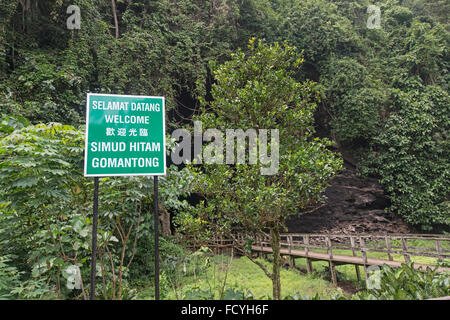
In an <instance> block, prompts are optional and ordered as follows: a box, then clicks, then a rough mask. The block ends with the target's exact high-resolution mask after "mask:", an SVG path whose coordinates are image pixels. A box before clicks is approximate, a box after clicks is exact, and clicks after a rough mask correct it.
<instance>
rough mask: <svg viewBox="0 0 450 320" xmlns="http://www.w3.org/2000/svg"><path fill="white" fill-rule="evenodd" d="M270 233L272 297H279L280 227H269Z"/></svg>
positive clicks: (275, 298) (276, 298) (277, 298)
mask: <svg viewBox="0 0 450 320" xmlns="http://www.w3.org/2000/svg"><path fill="white" fill-rule="evenodd" d="M270 235H271V236H272V251H273V271H272V287H273V299H274V300H280V299H281V279H280V269H281V256H280V247H281V244H280V243H281V240H280V229H279V228H278V227H274V228H271V229H270Z"/></svg>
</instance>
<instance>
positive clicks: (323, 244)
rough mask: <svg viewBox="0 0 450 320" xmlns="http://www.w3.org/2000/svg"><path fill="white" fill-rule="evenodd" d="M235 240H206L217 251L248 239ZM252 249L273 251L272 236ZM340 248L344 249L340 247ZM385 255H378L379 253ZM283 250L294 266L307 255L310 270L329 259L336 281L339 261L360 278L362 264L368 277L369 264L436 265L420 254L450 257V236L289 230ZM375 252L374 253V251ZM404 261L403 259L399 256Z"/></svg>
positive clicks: (438, 258) (256, 242)
mask: <svg viewBox="0 0 450 320" xmlns="http://www.w3.org/2000/svg"><path fill="white" fill-rule="evenodd" d="M234 239H235V240H233V241H232V240H229V239H216V240H214V241H213V242H209V243H207V244H206V243H205V245H208V246H210V247H212V248H215V250H216V253H220V252H223V251H224V250H226V251H231V253H232V254H233V252H235V251H234V248H236V247H242V246H243V245H244V243H247V242H248V239H244V238H243V237H240V236H236V237H234ZM251 249H252V251H254V252H257V253H259V254H260V255H261V256H264V255H267V254H270V253H271V252H272V248H271V239H270V236H269V235H265V236H263V237H261V238H258V239H253V240H252V246H251ZM338 250H341V251H338ZM370 253H378V255H377V257H376V258H375V257H370V256H371V255H370ZM380 253H382V254H385V257H384V258H383V257H381V258H380V257H379V254H380ZM281 254H282V255H283V256H286V257H288V259H289V262H288V263H289V265H290V266H291V267H295V258H296V257H303V258H306V269H307V272H309V273H310V272H312V271H313V268H312V261H317V260H322V261H328V263H329V267H330V273H331V278H332V281H333V283H334V284H336V283H337V281H336V271H335V266H336V265H340V264H353V265H355V272H356V276H357V279H358V280H361V275H360V270H359V266H363V267H364V268H363V270H364V276H365V279H366V280H367V278H368V272H367V267H369V266H382V265H384V264H387V265H389V266H391V267H399V266H401V264H402V263H409V262H410V261H414V267H415V268H416V269H419V270H420V269H422V270H425V268H427V267H429V268H434V267H435V266H434V265H432V264H424V263H418V262H416V261H417V259H416V258H417V257H428V258H434V259H436V261H450V260H449V259H450V236H447V235H436V234H429V235H426V234H398V235H392V234H390V235H373V234H370V235H369V234H367V235H365V234H358V235H342V234H339V235H338V234H300V233H286V234H282V235H281ZM372 256H373V255H372ZM399 259H400V260H403V261H400V260H399ZM442 271H450V268H439V269H438V272H442Z"/></svg>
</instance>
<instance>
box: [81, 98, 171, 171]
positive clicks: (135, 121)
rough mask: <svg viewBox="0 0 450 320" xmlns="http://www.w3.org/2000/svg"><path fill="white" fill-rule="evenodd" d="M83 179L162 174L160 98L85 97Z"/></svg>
mask: <svg viewBox="0 0 450 320" xmlns="http://www.w3.org/2000/svg"><path fill="white" fill-rule="evenodd" d="M86 109H87V110H86V149H85V156H84V175H85V176H86V177H99V176H139V175H152V176H153V175H165V174H166V157H165V154H166V150H165V149H166V144H165V119H164V118H165V117H164V97H147V96H128V95H113V94H94V93H88V95H87V102H86Z"/></svg>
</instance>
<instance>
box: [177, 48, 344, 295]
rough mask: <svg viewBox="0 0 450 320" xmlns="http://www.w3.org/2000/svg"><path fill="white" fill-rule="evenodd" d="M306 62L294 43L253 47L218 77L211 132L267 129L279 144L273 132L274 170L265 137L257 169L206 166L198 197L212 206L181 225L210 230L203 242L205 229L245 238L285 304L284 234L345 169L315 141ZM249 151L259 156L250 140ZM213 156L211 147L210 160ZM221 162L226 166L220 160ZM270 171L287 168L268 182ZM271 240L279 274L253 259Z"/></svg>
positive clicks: (209, 106) (207, 115)
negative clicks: (259, 243) (299, 73)
mask: <svg viewBox="0 0 450 320" xmlns="http://www.w3.org/2000/svg"><path fill="white" fill-rule="evenodd" d="M302 62H303V59H301V58H300V57H299V55H298V54H297V53H296V50H295V48H293V47H290V46H288V45H287V44H286V43H284V44H282V45H280V44H274V45H266V44H263V43H262V42H261V41H259V42H256V41H255V39H252V40H251V41H250V45H249V54H248V55H247V54H245V53H244V52H243V51H241V50H240V51H238V52H237V53H236V54H233V55H232V56H231V60H230V61H228V62H226V63H225V64H223V65H222V66H220V67H219V68H218V69H217V70H216V71H215V72H214V75H215V79H216V81H217V83H216V84H214V85H213V87H212V90H211V94H212V97H213V99H214V100H213V101H211V102H209V103H208V102H206V101H203V107H204V114H203V115H202V116H200V118H199V120H201V121H202V124H203V126H205V127H208V128H217V129H222V131H223V132H225V129H229V128H233V127H234V129H242V130H243V131H247V130H249V129H250V130H252V129H254V130H255V131H259V134H260V133H261V132H263V131H262V130H263V129H276V130H278V134H279V143H278V141H276V139H274V138H275V137H276V134H275V135H274V133H276V132H275V131H272V133H271V134H272V136H271V140H272V141H271V142H270V143H269V147H268V150H269V151H270V153H271V163H270V164H269V163H265V161H263V160H264V159H263V158H262V157H261V155H262V153H261V148H262V147H264V142H263V138H264V137H263V136H261V135H259V139H258V142H257V145H258V150H259V160H258V161H257V163H256V164H255V165H251V164H249V163H237V164H234V165H228V166H227V165H223V164H212V163H204V164H203V166H202V169H201V172H200V174H199V175H198V180H197V184H196V188H197V189H196V190H197V192H199V193H200V194H201V195H203V197H204V199H205V201H204V202H202V203H201V204H200V205H199V206H198V208H197V211H196V212H195V213H192V215H195V216H194V217H193V216H192V215H191V216H189V214H185V216H184V217H180V219H179V221H180V223H181V224H182V226H183V227H185V228H186V230H187V229H188V228H190V227H192V226H193V224H192V221H197V222H199V225H200V228H199V227H198V225H197V226H195V230H197V231H198V230H202V234H205V230H203V229H202V228H201V227H202V226H203V227H204V228H206V229H209V232H211V234H214V235H215V236H217V235H223V236H224V237H236V236H237V235H239V236H240V237H241V236H242V237H244V239H246V242H245V244H244V243H243V242H242V241H239V242H238V243H237V245H238V246H239V250H240V251H241V252H242V253H243V254H245V255H246V256H248V257H249V258H250V259H251V260H252V261H253V262H254V263H256V264H257V265H258V266H259V267H261V268H262V270H263V271H264V272H265V274H266V275H267V276H268V277H269V278H270V279H271V280H272V284H273V298H274V299H280V298H281V283H280V267H281V256H280V247H281V244H280V234H281V232H282V231H283V229H284V227H285V220H286V218H287V217H289V216H291V215H296V214H299V212H300V210H299V209H302V208H307V207H310V206H314V205H315V204H316V203H317V202H318V201H319V200H320V196H321V193H322V191H323V189H324V188H325V186H326V185H327V181H328V180H329V178H331V177H332V176H333V175H334V174H335V173H336V171H337V170H338V169H339V168H340V166H341V160H340V159H339V158H338V157H336V155H335V154H333V153H332V152H331V151H329V150H328V149H327V146H328V145H329V141H328V140H326V139H318V138H314V137H313V132H314V130H313V127H312V123H313V111H314V109H315V107H316V102H315V101H316V97H317V92H316V90H315V89H314V83H312V82H309V81H305V82H302V83H300V82H297V81H295V80H294V79H293V78H292V74H293V73H294V72H295V71H296V69H297V67H298V66H299V65H300V64H301V63H302ZM206 110H208V112H207V111H206ZM227 139H228V140H227ZM214 143H215V142H214ZM224 143H226V144H228V143H231V144H233V145H234V139H231V138H229V137H227V138H225V139H224ZM247 145H248V146H249V148H252V147H251V145H252V142H251V141H250V140H249V141H248V143H247ZM253 147H254V146H253ZM210 148H211V146H210V145H207V146H206V147H205V149H204V152H206V150H208V149H210ZM277 149H279V163H277V161H276V160H277V159H276V156H277V154H276V153H277ZM249 151H250V150H249ZM228 152H229V151H227V157H229V156H230V155H229V154H228ZM238 153H239V151H238ZM216 155H218V154H216ZM218 156H219V155H218ZM218 159H219V161H218V162H219V163H220V156H219V158H218ZM267 165H270V166H272V168H273V167H274V166H277V165H279V167H276V168H275V170H274V171H273V172H270V173H271V174H270V175H268V174H266V175H264V174H262V173H263V172H264V168H265V169H267V167H266V166H267ZM193 166H194V165H191V167H193ZM190 231H191V232H192V231H193V228H191V229H190ZM265 232H269V233H270V236H271V242H272V249H273V265H272V271H269V270H268V269H267V268H266V267H265V265H264V264H263V263H261V262H260V261H258V260H256V259H253V258H252V257H251V255H250V252H249V250H248V246H249V245H251V243H252V242H253V241H254V240H255V238H256V237H260V236H262V235H263V234H265Z"/></svg>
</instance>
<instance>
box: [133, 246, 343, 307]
mask: <svg viewBox="0 0 450 320" xmlns="http://www.w3.org/2000/svg"><path fill="white" fill-rule="evenodd" d="M227 259H229V257H227V256H221V255H219V256H215V257H214V261H213V263H211V265H210V266H209V267H208V268H207V269H206V270H205V271H204V272H203V273H201V275H199V276H198V277H197V278H195V277H194V276H193V275H192V274H189V275H187V276H183V278H182V279H181V281H180V282H182V288H181V289H180V290H179V292H180V293H181V294H180V295H179V296H183V295H184V294H185V293H186V292H187V291H189V290H192V289H202V290H211V288H212V291H214V295H215V299H217V298H218V297H219V294H218V293H219V290H218V288H219V287H220V286H221V284H222V283H223V280H224V277H225V274H226V277H227V278H226V286H225V288H234V289H239V290H241V291H242V292H246V291H247V290H249V291H250V292H251V293H252V295H253V297H254V298H255V299H268V298H271V297H272V282H271V280H270V279H269V278H268V277H267V276H266V275H265V274H264V272H263V271H262V270H261V269H260V268H259V267H258V266H257V265H256V264H254V263H253V262H251V261H250V260H249V259H248V258H246V257H241V258H235V259H233V260H232V262H231V264H230V265H229V268H228V272H226V265H227V264H226V262H225V263H223V261H226V260H227ZM258 261H259V262H261V263H263V264H264V265H265V266H266V267H267V268H268V269H269V270H270V267H271V264H270V263H269V262H267V261H265V260H262V259H258ZM221 280H222V281H221ZM164 290H165V291H166V292H164V294H163V295H164V299H168V300H174V299H176V298H177V296H176V294H175V292H174V290H173V289H169V288H167V287H166V288H164ZM161 291H162V289H161ZM281 293H282V298H284V297H286V296H288V295H290V296H293V295H294V294H295V293H300V294H301V295H302V296H308V297H313V296H315V295H316V294H318V295H319V297H320V298H321V299H330V298H331V297H332V296H333V295H336V294H339V293H342V290H341V289H339V288H336V287H333V285H332V284H331V283H330V282H329V281H326V280H324V279H321V278H319V277H317V275H314V274H313V275H305V274H301V273H300V272H299V271H298V270H292V269H291V270H286V269H282V270H281ZM137 298H138V299H153V298H154V287H152V286H149V287H147V288H146V289H145V290H143V291H142V292H141V293H140V294H139V295H138V297H137Z"/></svg>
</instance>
